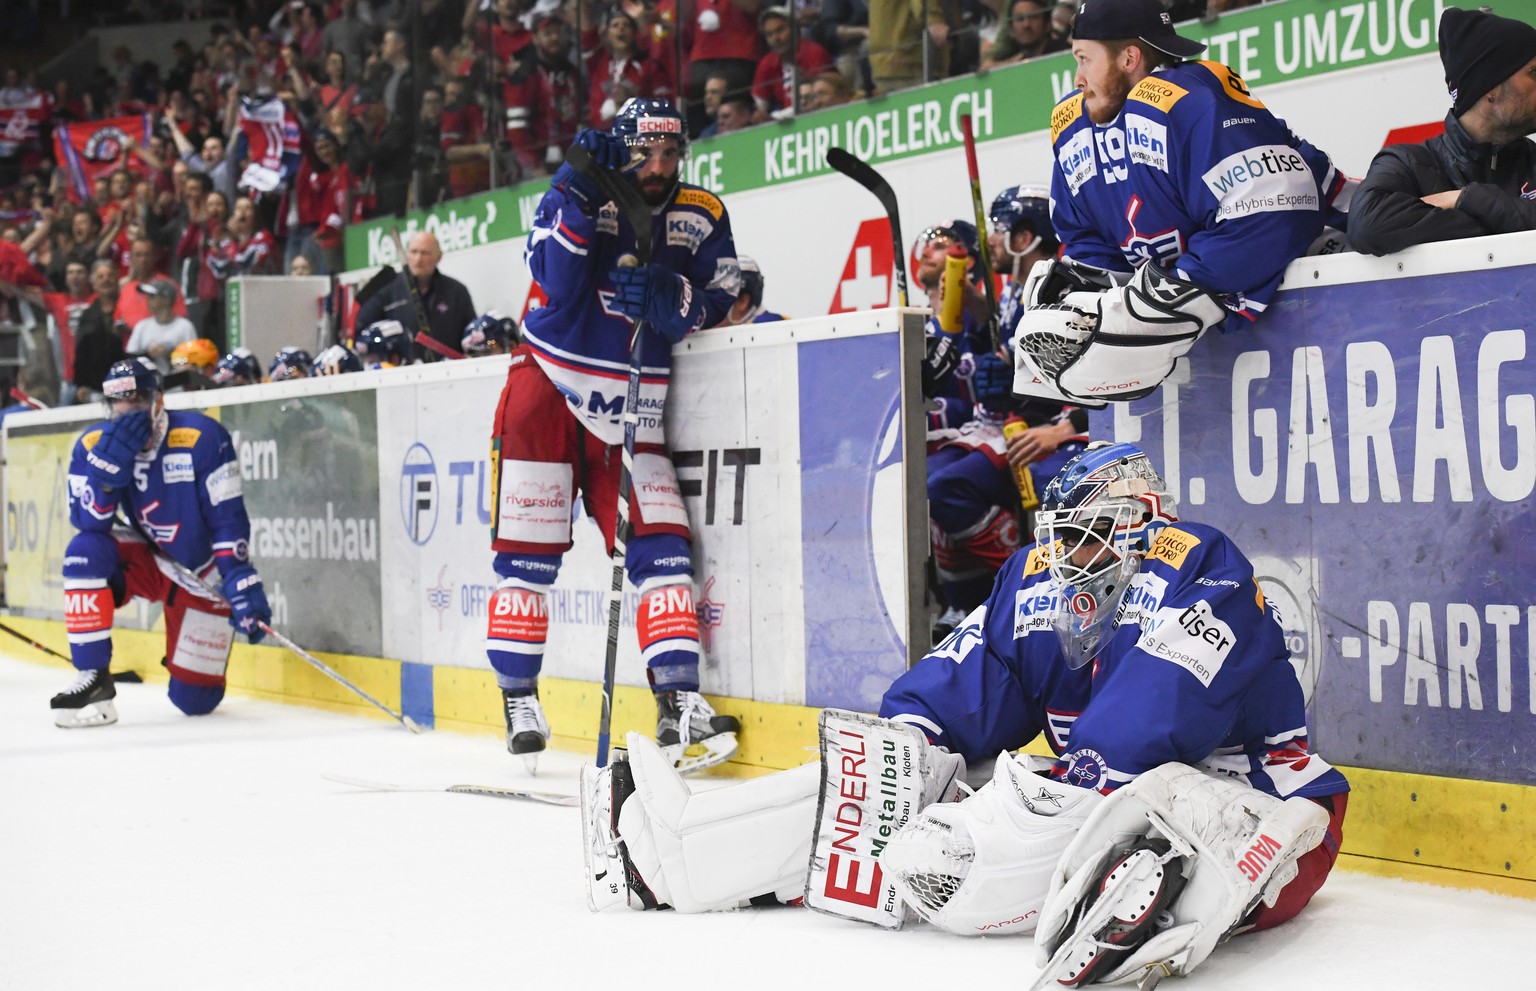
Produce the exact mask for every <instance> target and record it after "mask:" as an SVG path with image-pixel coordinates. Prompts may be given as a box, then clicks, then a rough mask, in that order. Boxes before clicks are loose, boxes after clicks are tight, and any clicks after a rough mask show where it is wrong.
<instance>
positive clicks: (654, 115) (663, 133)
mask: <svg viewBox="0 0 1536 991" xmlns="http://www.w3.org/2000/svg"><path fill="white" fill-rule="evenodd" d="M611 130H612V133H613V135H614V137H617V138H622V139H623V140H624V143H625V144H626V145H629V146H631V147H633V146H635V145H641V144H645V143H646V142H647V141H651V140H655V139H657V138H676V139H677V147H678V150H680V151H686V150H687V149H688V125H687V124H686V123H685V122H684V121H683V115H682V114H680V113H678V112H677V108H676V107H674V106H673V105H672V101H670V100H647V99H645V98H644V97H639V96H636V97H633V98H631V99H629V100H627V101H625V103H624V105H623V106H622V107H620V108H619V112H618V115H617V116H615V117H614V118H613V127H612V128H611Z"/></svg>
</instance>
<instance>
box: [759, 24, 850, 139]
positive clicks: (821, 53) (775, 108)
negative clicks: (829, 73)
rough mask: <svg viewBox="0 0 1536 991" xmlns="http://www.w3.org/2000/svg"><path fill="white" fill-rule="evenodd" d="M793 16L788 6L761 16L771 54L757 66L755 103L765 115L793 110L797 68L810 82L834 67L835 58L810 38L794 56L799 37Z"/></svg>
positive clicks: (803, 40) (801, 42) (804, 41)
mask: <svg viewBox="0 0 1536 991" xmlns="http://www.w3.org/2000/svg"><path fill="white" fill-rule="evenodd" d="M789 16H790V15H789V8H788V7H768V8H766V9H764V10H763V12H762V14H760V15H759V16H758V24H759V25H761V27H762V30H763V39H764V40H765V41H766V42H767V43H768V54H767V55H764V56H763V58H762V61H760V62H758V63H757V72H756V73H755V74H754V75H753V77H752V100H753V102H754V103H756V104H757V109H758V111H759V112H760V113H763V114H777V113H779V112H781V111H784V110H791V109H793V107H794V102H793V97H792V95H793V93H794V86H795V78H796V77H795V72H794V70H793V66H799V69H800V78H801V79H810V78H812V77H814V76H817V75H820V74H821V73H822V72H825V71H826V70H828V69H830V68H832V56H831V55H830V54H829V53H828V52H827V50H826V49H825V48H823V47H821V46H820V45H818V44H817V43H816V42H814V41H812V40H811V39H809V38H806V37H801V38H800V39H799V47H798V49H797V50H796V51H795V52H794V53H793V56H792V55H791V52H790V47H791V43H792V42H794V41H795V38H794V34H793V32H792V30H791V29H790V23H789Z"/></svg>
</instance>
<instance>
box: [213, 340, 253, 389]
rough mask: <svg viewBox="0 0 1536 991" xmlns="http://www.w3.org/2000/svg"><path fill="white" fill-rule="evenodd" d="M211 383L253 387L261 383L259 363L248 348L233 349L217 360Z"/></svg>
mask: <svg viewBox="0 0 1536 991" xmlns="http://www.w3.org/2000/svg"><path fill="white" fill-rule="evenodd" d="M213 381H214V383H215V384H216V385H254V384H255V383H257V382H260V381H261V362H259V361H257V360H256V356H255V355H254V354H252V353H251V349H250V348H235V349H234V350H233V351H231V352H229V354H226V355H225V356H224V357H222V358H220V359H219V364H218V366H217V367H216V368H215V369H214V372H213Z"/></svg>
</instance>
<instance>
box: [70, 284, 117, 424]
mask: <svg viewBox="0 0 1536 991" xmlns="http://www.w3.org/2000/svg"><path fill="white" fill-rule="evenodd" d="M91 288H92V289H93V290H95V293H96V300H95V302H94V303H92V304H91V305H90V306H89V307H87V308H86V310H85V312H83V313H81V314H80V326H79V327H78V328H77V334H76V337H75V359H74V371H75V376H74V380H73V381H74V384H75V392H74V401H75V402H77V403H88V402H93V401H96V400H100V399H101V398H102V395H101V380H102V379H103V378H104V377H105V376H106V374H107V369H109V368H111V367H112V365H113V364H115V363H116V362H119V361H122V360H123V358H124V352H123V337H124V333H123V331H122V330H121V329H119V325H118V324H117V322H116V320H115V319H114V314H115V312H116V310H117V298H118V285H117V269H116V267H115V266H114V265H113V264H112V263H111V262H109V261H104V260H103V261H98V262H96V263H95V264H94V265H92V266H91Z"/></svg>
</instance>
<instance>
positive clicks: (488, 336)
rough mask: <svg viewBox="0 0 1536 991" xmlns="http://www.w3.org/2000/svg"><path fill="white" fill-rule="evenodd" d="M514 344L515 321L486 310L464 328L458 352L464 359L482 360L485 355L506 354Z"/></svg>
mask: <svg viewBox="0 0 1536 991" xmlns="http://www.w3.org/2000/svg"><path fill="white" fill-rule="evenodd" d="M516 343H517V321H516V320H513V319H512V318H511V317H504V316H502V315H501V314H500V313H498V312H496V311H495V310H487V311H486V312H485V313H484V314H483V315H481V316H478V317H475V318H474V319H473V320H471V321H470V322H469V324H468V326H466V327H465V328H464V340H463V341H462V342H461V345H460V350H461V351H463V352H464V356H465V357H466V358H484V357H486V356H487V355H493V354H506V353H507V349H508V348H510V347H511V346H512V345H514V344H516Z"/></svg>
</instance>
